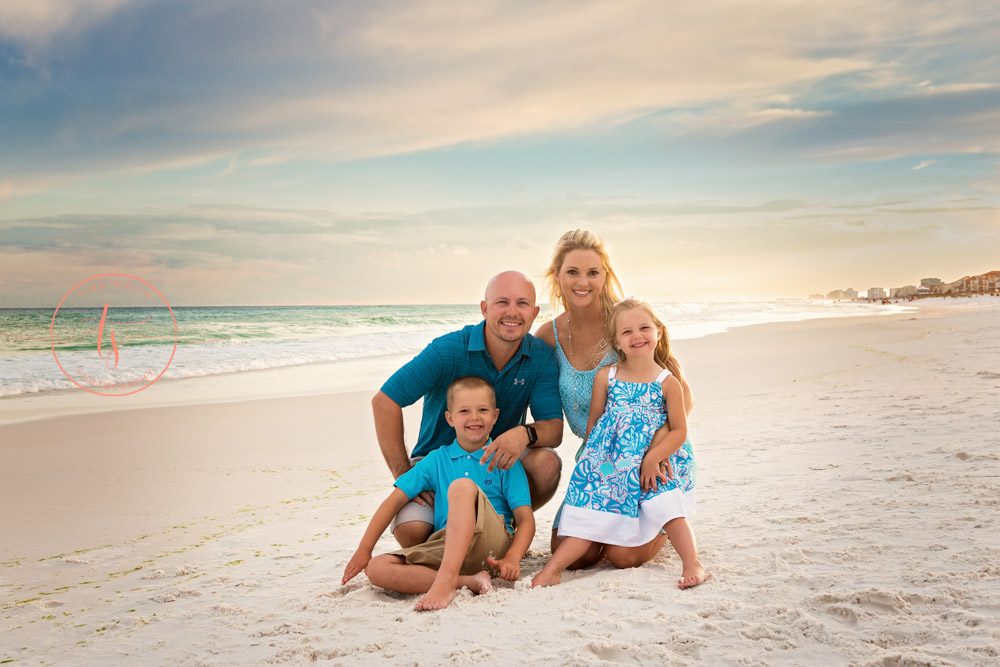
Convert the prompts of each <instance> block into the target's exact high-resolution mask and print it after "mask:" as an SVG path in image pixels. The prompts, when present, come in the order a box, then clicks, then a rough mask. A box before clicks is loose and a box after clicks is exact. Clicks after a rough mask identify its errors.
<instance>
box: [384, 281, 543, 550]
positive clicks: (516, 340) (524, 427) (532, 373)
mask: <svg viewBox="0 0 1000 667" xmlns="http://www.w3.org/2000/svg"><path fill="white" fill-rule="evenodd" d="M479 305H480V309H481V310H482V313H483V321H482V322H480V323H479V324H477V325H470V326H467V327H465V328H464V329H461V330H460V331H455V332H452V333H450V334H446V335H444V336H441V337H440V338H437V339H435V340H434V341H432V342H431V344H430V345H428V346H427V347H426V348H424V350H423V351H422V352H421V353H420V354H419V355H417V356H416V357H414V358H413V360H412V361H410V362H409V363H407V364H406V365H405V366H403V367H402V368H400V369H399V370H398V371H396V373H394V374H393V376H392V377H391V378H389V379H388V380H387V381H386V383H385V384H384V385H382V389H381V390H380V391H379V392H378V393H377V394H376V395H375V398H373V399H372V411H373V412H374V415H375V434H376V437H377V438H378V443H379V447H380V448H381V449H382V456H383V457H385V462H386V464H387V465H388V466H389V471H390V472H391V473H392V476H393V478H394V479H398V478H399V476H400V475H402V474H403V473H405V472H406V471H407V470H409V469H410V468H412V467H413V462H412V461H411V460H410V457H409V456H408V455H407V453H406V445H405V444H404V443H403V408H404V407H405V406H407V405H412V404H413V403H416V402H417V401H418V400H420V399H421V398H423V400H424V403H423V414H422V416H421V420H420V435H419V436H418V437H417V444H416V446H415V447H414V448H413V452H412V456H413V457H414V459H417V458H420V457H423V456H425V455H426V454H428V453H429V452H431V451H433V450H435V449H437V448H438V447H442V446H445V445H448V444H450V443H451V441H452V439H453V433H452V430H451V428H450V427H449V426H448V423H447V421H446V420H445V416H444V413H445V407H446V392H447V389H448V386H449V385H450V384H451V383H452V382H453V381H454V380H455V379H457V378H460V377H463V376H466V375H476V376H479V377H481V378H484V379H485V380H487V381H489V383H490V384H492V385H493V387H494V389H495V391H496V396H497V407H498V409H499V410H500V415H499V418H498V420H497V422H496V424H495V425H494V426H493V430H492V433H491V435H492V438H493V441H492V442H491V443H490V446H489V447H487V448H486V453H485V455H484V456H483V459H482V460H483V462H485V461H486V460H488V459H489V457H490V456H493V455H494V454H496V455H495V456H493V459H492V460H491V461H490V463H489V468H490V470H492V469H493V467H494V466H499V467H500V468H501V469H503V470H508V469H509V468H510V467H511V466H513V465H514V463H516V462H517V461H518V460H520V461H521V464H522V465H523V466H524V470H525V472H526V473H527V476H528V488H529V490H530V491H531V501H532V507H533V508H534V509H537V508H538V507H541V506H542V505H544V504H545V503H546V502H548V501H549V499H550V498H552V496H553V494H555V490H556V486H557V485H558V484H559V471H560V468H561V465H562V464H561V461H560V460H559V457H558V455H557V454H556V453H555V452H554V451H553V450H552V449H551V448H552V447H558V446H559V444H560V443H561V442H562V432H563V422H562V405H561V404H560V402H559V389H558V380H559V371H558V368H557V366H556V361H555V353H554V352H553V350H552V348H551V347H549V346H548V345H546V344H545V343H544V342H542V341H541V340H539V339H537V338H535V337H533V336H531V335H530V334H529V333H528V330H529V329H530V328H531V325H532V323H533V322H534V321H535V317H536V316H537V315H538V306H536V305H535V286H534V285H533V284H532V283H531V281H530V280H528V278H527V277H526V276H525V275H524V274H522V273H518V272H517V271H506V272H504V273H501V274H499V275H496V276H494V277H493V278H492V279H490V281H489V283H488V284H487V285H486V294H485V296H484V298H483V301H482V302H481V303H480V304H479ZM529 407H530V408H531V415H532V417H533V418H534V419H535V422H534V423H533V424H526V423H525V417H526V414H527V409H528V408H529ZM433 502H434V501H433V494H430V493H427V492H425V493H422V494H420V495H419V496H417V497H416V498H415V499H414V500H413V501H411V502H410V503H408V504H407V505H406V506H404V507H403V509H402V510H400V512H399V514H397V515H396V519H395V520H394V521H393V525H392V531H393V535H395V537H396V541H398V542H399V544H400V546H402V547H411V546H414V545H416V544H421V543H423V542H425V541H426V540H427V538H428V537H429V536H430V534H431V532H432V531H433V529H434V510H433Z"/></svg>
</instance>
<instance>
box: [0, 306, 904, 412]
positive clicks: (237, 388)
mask: <svg viewBox="0 0 1000 667" xmlns="http://www.w3.org/2000/svg"><path fill="white" fill-rule="evenodd" d="M904 305H905V304H904ZM898 314H900V313H898V312H894V311H886V312H881V313H870V314H866V313H860V314H857V313H855V314H850V315H830V316H827V317H804V318H802V319H797V320H788V321H779V322H764V323H754V324H739V325H733V326H729V327H728V328H725V329H723V330H721V331H709V332H707V333H704V334H702V335H700V336H698V337H695V338H672V341H674V342H679V341H687V340H699V339H702V338H706V337H710V336H718V335H720V334H727V333H731V332H733V331H738V330H741V329H746V328H752V327H760V326H766V325H768V324H795V323H800V322H812V321H824V320H836V319H849V320H856V319H858V318H866V317H892V316H895V315H898ZM681 326H683V325H681ZM415 354H416V353H405V354H397V353H392V354H386V355H380V356H369V357H363V358H359V359H347V360H342V361H324V362H315V363H309V364H300V365H295V366H283V367H277V368H264V369H254V370H248V371H239V372H227V373H212V374H209V375H204V376H196V377H185V378H161V379H160V380H158V381H156V382H155V383H154V384H153V385H150V386H149V387H148V388H146V389H143V390H142V391H141V392H138V393H136V394H134V395H132V396H127V397H108V396H98V395H94V394H91V393H89V392H87V391H85V390H83V389H79V388H71V389H58V390H47V391H40V392H28V393H23V394H15V395H11V396H5V397H2V398H0V426H3V425H6V424H16V423H22V422H26V421H34V420H38V419H49V418H53V417H59V416H65V415H71V414H72V415H79V414H91V413H97V412H118V411H125V410H134V409H143V408H154V407H165V406H176V405H199V404H204V403H230V402H233V401H242V400H256V399H261V398H277V397H282V396H317V395H323V394H339V393H345V392H352V391H372V392H374V391H376V390H377V389H378V387H379V386H380V385H381V384H382V382H383V381H384V380H385V379H386V378H388V377H389V375H391V374H392V373H393V372H394V371H395V370H396V369H397V368H399V367H400V366H402V365H403V364H404V363H406V362H407V361H409V360H410V359H411V358H412V357H413V356H415ZM53 373H55V369H53ZM275 387H280V389H275Z"/></svg>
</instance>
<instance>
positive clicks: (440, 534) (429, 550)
mask: <svg viewBox="0 0 1000 667" xmlns="http://www.w3.org/2000/svg"><path fill="white" fill-rule="evenodd" d="M477 488H478V487H477ZM447 530H448V528H447V527H445V528H442V529H441V530H439V531H437V532H435V533H433V534H432V535H431V536H430V537H428V538H427V541H426V542H424V543H423V544H418V545H416V546H413V547H408V548H405V549H399V550H398V551H392V552H390V553H391V554H392V555H394V556H402V557H403V558H405V559H406V562H407V564H409V565H425V566H427V567H429V568H432V569H434V570H437V569H438V568H440V567H441V559H442V558H443V557H444V539H445V532H446V531H447ZM512 541H513V537H512V536H511V534H510V532H509V531H508V530H507V525H506V524H505V523H504V520H503V517H501V516H500V515H499V514H497V512H496V510H495V509H493V505H492V504H490V501H489V499H488V498H487V497H486V494H485V493H483V490H482V489H479V494H478V498H477V500H476V527H475V529H474V530H473V532H472V543H471V544H470V545H469V551H468V553H467V554H466V555H465V560H464V561H462V569H461V570H459V573H460V574H464V575H470V574H476V573H477V572H480V571H482V570H486V571H487V572H489V573H490V574H491V575H492V576H497V575H498V574H499V573H498V572H497V571H496V569H495V568H493V567H490V566H489V564H488V563H487V562H486V557H487V556H493V557H494V558H496V559H497V560H499V559H501V558H503V557H504V555H506V553H507V549H509V548H510V544H511V542H512Z"/></svg>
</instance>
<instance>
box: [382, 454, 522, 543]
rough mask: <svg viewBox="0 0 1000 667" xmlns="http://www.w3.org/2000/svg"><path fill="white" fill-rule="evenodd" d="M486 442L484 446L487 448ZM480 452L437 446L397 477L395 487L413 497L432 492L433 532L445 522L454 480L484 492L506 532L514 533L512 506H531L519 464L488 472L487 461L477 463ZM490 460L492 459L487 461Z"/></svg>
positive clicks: (443, 525) (439, 528)
mask: <svg viewBox="0 0 1000 667" xmlns="http://www.w3.org/2000/svg"><path fill="white" fill-rule="evenodd" d="M489 444H490V443H489V442H487V443H486V446H487V447H488V446H489ZM485 448H486V447H484V448H483V449H480V450H479V451H476V452H467V451H465V450H464V449H462V446H461V445H459V444H458V441H457V440H455V441H453V442H452V443H451V444H450V445H445V446H444V447H439V448H438V449H435V450H434V451H433V452H431V453H430V454H428V455H427V456H425V457H424V458H422V459H420V460H419V461H417V462H416V463H415V464H413V467H412V468H410V469H409V470H407V471H406V472H405V473H403V474H402V475H400V476H399V478H398V479H397V480H396V483H395V486H396V488H398V489H399V490H400V491H402V492H403V493H405V494H406V496H407V497H408V498H411V499H412V498H413V497H414V496H416V495H417V494H418V493H420V492H421V491H433V492H434V530H441V529H442V528H444V527H445V524H446V523H447V522H448V487H449V486H451V483H452V482H454V481H455V480H456V479H462V478H468V479H471V480H472V481H473V482H475V483H476V486H478V487H479V488H480V489H482V490H483V492H484V493H486V497H487V498H489V501H490V504H491V505H493V509H495V510H496V511H497V514H499V515H500V516H502V517H503V519H504V523H506V524H507V530H509V531H510V532H512V533H513V532H514V512H513V509H514V508H515V507H521V506H522V505H529V506H530V505H531V493H530V492H529V491H528V476H527V475H526V474H525V472H524V466H522V465H521V462H520V461H518V462H517V463H515V464H514V465H513V466H511V467H510V470H501V469H500V468H494V470H493V472H489V471H488V470H487V468H488V467H489V460H487V462H486V463H480V462H479V459H481V458H482V457H483V450H484V449H485ZM492 458H493V457H492V456H491V457H490V459H492Z"/></svg>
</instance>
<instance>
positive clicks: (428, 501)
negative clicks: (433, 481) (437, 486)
mask: <svg viewBox="0 0 1000 667" xmlns="http://www.w3.org/2000/svg"><path fill="white" fill-rule="evenodd" d="M413 502H415V503H416V504H418V505H426V506H427V507H434V492H433V491H421V492H420V493H418V494H417V495H415V496H413Z"/></svg>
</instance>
